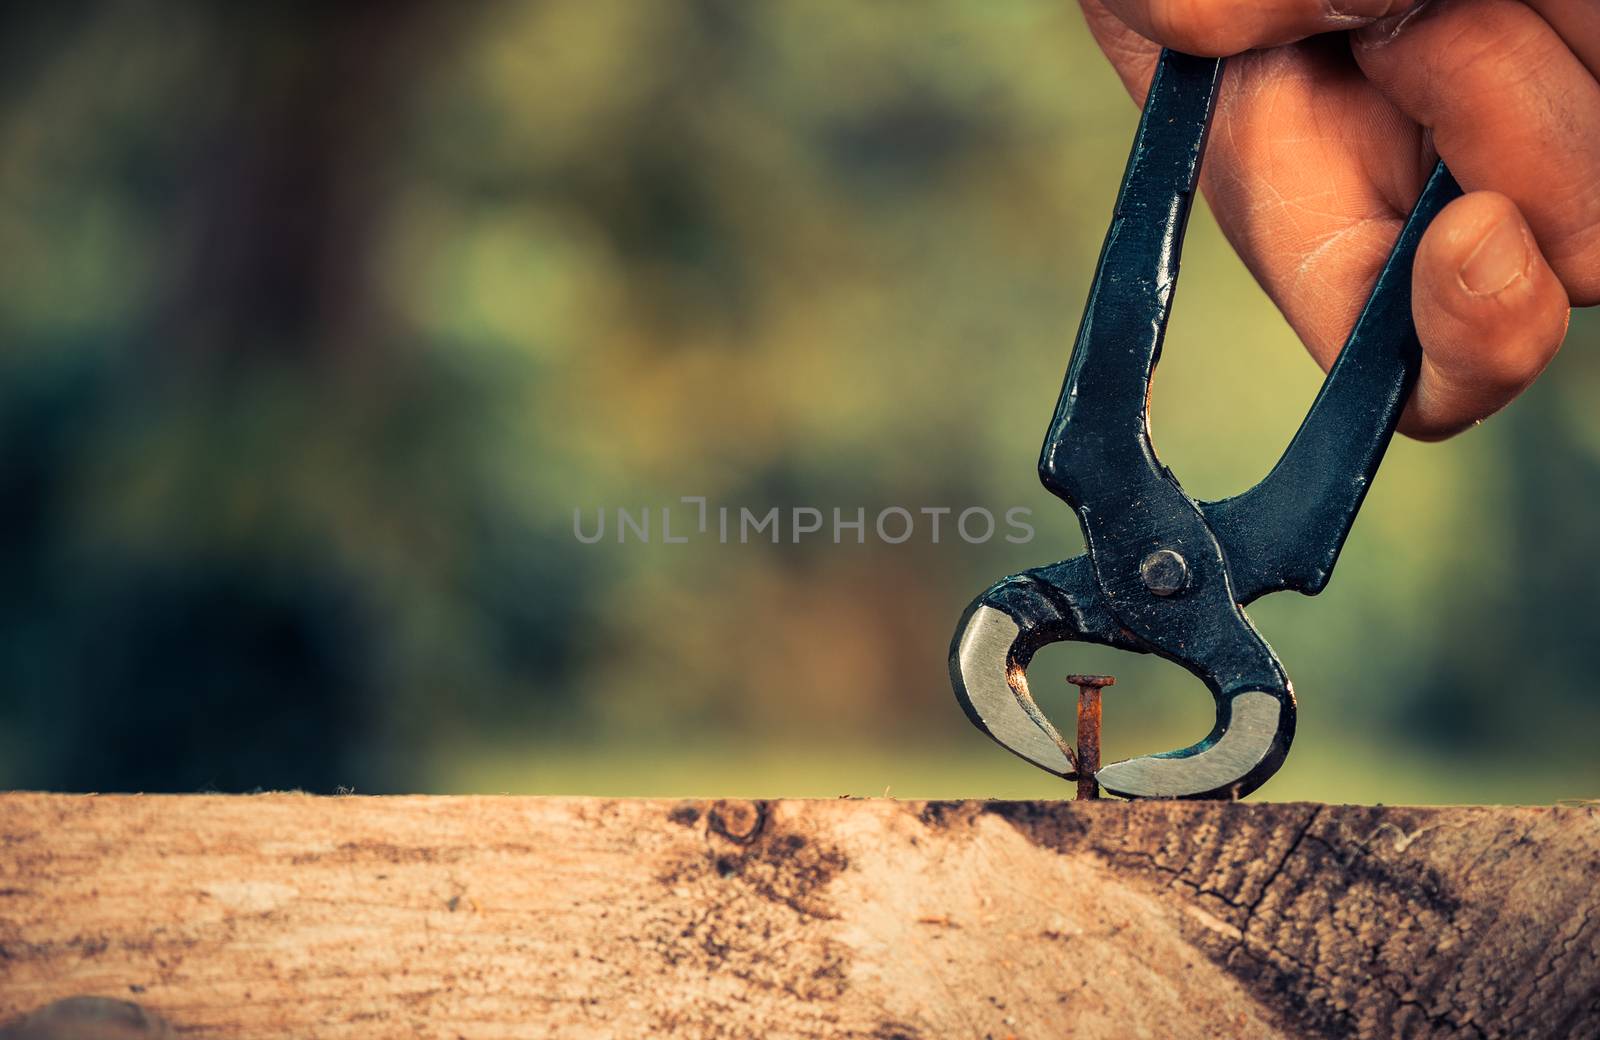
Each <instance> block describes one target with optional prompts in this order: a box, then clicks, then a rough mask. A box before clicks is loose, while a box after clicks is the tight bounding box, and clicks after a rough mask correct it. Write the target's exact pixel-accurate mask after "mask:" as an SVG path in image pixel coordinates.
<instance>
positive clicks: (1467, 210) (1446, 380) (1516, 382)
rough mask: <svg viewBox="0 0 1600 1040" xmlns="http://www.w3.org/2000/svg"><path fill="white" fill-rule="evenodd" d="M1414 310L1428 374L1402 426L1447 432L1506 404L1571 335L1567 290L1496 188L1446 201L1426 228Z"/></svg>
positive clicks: (1419, 433)
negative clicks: (1567, 336)
mask: <svg viewBox="0 0 1600 1040" xmlns="http://www.w3.org/2000/svg"><path fill="white" fill-rule="evenodd" d="M1411 310H1412V314H1413V316H1414V317H1415V319H1416V323H1417V335H1418V337H1419V338H1420V339H1421V341H1422V372H1421V375H1420V376H1419V378H1418V381H1417V390H1416V393H1415V394H1413V395H1412V398H1411V401H1410V403H1409V404H1408V405H1407V407H1406V411H1405V414H1404V416H1403V417H1402V418H1401V421H1400V429H1401V431H1402V432H1404V433H1407V434H1409V435H1411V436H1413V437H1417V438H1419V439H1422V440H1438V439H1441V438H1444V437H1448V436H1450V435H1451V434H1453V433H1456V432H1458V431H1459V430H1461V429H1463V428H1465V427H1467V426H1470V425H1472V424H1473V423H1475V422H1478V421H1480V420H1482V419H1485V418H1487V417H1488V416H1490V415H1492V414H1494V413H1495V412H1497V411H1499V410H1500V409H1501V408H1504V407H1505V406H1506V405H1507V404H1509V403H1510V402H1511V400H1512V399H1513V398H1515V397H1516V396H1517V395H1518V394H1520V393H1521V392H1522V391H1523V390H1525V389H1527V387H1528V384H1530V383H1532V382H1533V381H1534V379H1535V378H1536V377H1537V376H1538V375H1539V373H1540V372H1542V371H1543V370H1544V367H1545V366H1546V365H1547V364H1549V363H1550V359H1551V358H1553V357H1555V354H1556V351H1557V350H1559V349H1560V347H1561V341H1562V340H1563V339H1564V338H1566V333H1567V321H1568V318H1569V316H1570V314H1571V309H1570V306H1569V304H1568V301H1567V293H1566V290H1565V289H1564V288H1562V285H1561V282H1560V280H1559V279H1558V278H1557V277H1556V275H1555V272H1554V271H1552V270H1551V269H1550V265H1549V264H1548V263H1547V262H1546V261H1545V258H1544V256H1543V254H1542V253H1540V251H1539V246H1538V244H1537V243H1536V242H1535V241H1534V237H1533V232H1532V231H1531V230H1530V229H1529V227H1528V223H1527V221H1526V220H1525V219H1524V218H1523V216H1522V213H1521V212H1520V211H1519V210H1518V209H1517V206H1516V204H1515V203H1513V202H1512V201H1511V200H1510V199H1508V198H1506V197H1505V196H1504V195H1501V194H1499V193H1498V192H1492V191H1479V192H1474V193H1472V194H1470V195H1466V196H1463V197H1462V198H1459V199H1457V200H1456V201H1454V202H1452V203H1451V204H1450V205H1448V206H1446V207H1445V208H1444V210H1443V211H1442V212H1441V213H1440V214H1439V215H1438V216H1437V217H1435V218H1434V221H1433V224H1432V225H1431V226H1430V227H1429V228H1428V231H1427V233H1426V234H1425V235H1423V238H1422V242H1421V244H1420V245H1419V247H1418V249H1417V259H1416V263H1415V266H1414V267H1413V269H1412V298H1411Z"/></svg>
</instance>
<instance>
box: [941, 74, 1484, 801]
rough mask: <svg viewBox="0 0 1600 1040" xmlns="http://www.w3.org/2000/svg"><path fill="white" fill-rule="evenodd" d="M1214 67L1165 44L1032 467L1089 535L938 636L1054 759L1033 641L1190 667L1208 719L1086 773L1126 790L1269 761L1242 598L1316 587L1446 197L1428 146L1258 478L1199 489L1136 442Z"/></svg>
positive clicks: (1238, 793)
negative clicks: (1360, 295) (1304, 402)
mask: <svg viewBox="0 0 1600 1040" xmlns="http://www.w3.org/2000/svg"><path fill="white" fill-rule="evenodd" d="M1222 72H1223V61H1222V60H1221V59H1211V58H1195V57H1191V56H1189V55H1184V54H1179V53H1177V52H1174V51H1170V50H1169V51H1163V52H1162V54H1161V57H1160V60H1159V62H1158V63H1157V66H1156V71H1155V76H1154V79H1153V81H1152V82H1151V85H1150V93H1149V97H1148V100H1147V101H1146V102H1145V107H1144V114H1143V116H1142V118H1141V119H1140V121H1139V129H1138V133H1137V135H1136V136H1135V138H1134V142H1133V152H1132V155H1131V156H1130V157H1129V159H1128V166H1127V172H1126V173H1125V175H1124V177H1123V181H1122V188H1121V191H1120V192H1119V194H1118V196H1117V203H1116V209H1115V211H1114V213H1113V216H1112V220H1111V227H1110V230H1109V231H1108V233H1107V234H1106V240H1105V245H1104V247H1103V248H1102V250H1101V253H1100V261H1099V265H1098V267H1097V269H1096V272H1095V277H1094V283H1093V287H1092V288H1091V289H1090V291H1089V301H1088V305H1087V307H1086V308H1085V310H1084V315H1083V323H1082V325H1081V326H1080V328H1079V330H1078V337H1077V340H1076V342H1075V344H1074V346H1073V350H1072V358H1071V361H1070V363H1069V365H1068V368H1067V376H1066V382H1065V384H1064V385H1063V387H1062V390H1061V396H1060V399H1059V400H1058V402H1057V404H1056V410H1055V415H1054V417H1053V418H1052V419H1051V422H1050V428H1049V432H1048V433H1047V434H1046V436H1045V442H1044V449H1043V451H1042V452H1041V454H1040V457H1039V476H1040V479H1041V480H1042V481H1043V482H1044V485H1045V487H1046V488H1048V489H1049V490H1050V491H1051V493H1053V494H1054V495H1056V496H1057V497H1059V498H1060V499H1062V500H1063V501H1064V502H1066V503H1067V505H1068V506H1070V507H1071V508H1072V510H1073V511H1074V512H1075V513H1076V514H1077V517H1078V522H1079V524H1080V525H1081V526H1082V528H1083V534H1084V540H1085V543H1086V544H1087V546H1088V551H1087V552H1086V553H1085V554H1084V555H1082V556H1078V557H1075V558H1073V559H1070V560H1066V561H1064V562H1061V563H1055V564H1051V565H1049V566H1046V567H1040V568H1036V569H1034V570H1029V571H1024V572H1022V573H1020V574H1014V575H1011V576H1010V577H1007V578H1004V579H1002V580H1001V581H999V582H997V583H995V584H994V585H993V586H991V587H990V588H989V589H988V590H987V591H985V592H984V593H983V594H982V595H980V596H979V597H978V598H977V599H976V600H975V601H973V603H972V605H971V606H969V607H968V608H967V611H966V613H965V614H964V615H963V617H962V619H961V624H960V627H959V628H958V629H957V631H956V636H955V639H954V640H953V642H952V644H951V650H950V678H951V682H952V684H953V685H954V687H955V692H956V696H957V698H958V699H959V700H960V701H961V704H962V706H963V707H964V708H965V709H966V712H967V715H968V717H969V718H971V720H972V721H973V723H974V724H975V725H977V726H978V728H979V729H981V730H983V731H984V732H985V733H987V734H989V735H990V736H991V737H993V738H994V739H995V740H997V741H998V742H999V743H1000V744H1002V745H1003V746H1005V747H1006V748H1007V749H1008V750H1011V751H1013V752H1015V753H1016V754H1018V755H1020V756H1021V757H1023V758H1025V759H1027V760H1028V761H1030V762H1033V763H1034V764H1035V765H1038V766H1040V767H1042V768H1044V769H1046V770H1048V771H1050V772H1052V773H1056V774H1058V775H1060V776H1063V777H1069V778H1070V777H1075V776H1076V768H1077V767H1076V762H1075V760H1074V758H1073V754H1072V750H1071V748H1070V747H1069V746H1068V745H1067V743H1066V742H1065V741H1064V740H1063V739H1062V738H1061V736H1060V735H1059V733H1057V731H1056V730H1055V728H1054V727H1053V726H1052V725H1051V724H1050V721H1049V720H1048V719H1047V718H1046V717H1045V716H1044V714H1043V712H1042V711H1040V710H1039V708H1038V706H1037V704H1036V703H1035V702H1034V700H1033V697H1032V696H1031V694H1030V693H1029V691H1028V685H1027V677H1026V674H1025V672H1026V668H1027V665H1028V662H1029V661H1030V660H1031V658H1032V656H1033V655H1034V653H1035V652H1037V651H1038V649H1039V648H1040V647H1042V646H1044V645H1046V644H1049V643H1055V642H1063V641H1079V642H1089V643H1099V644H1103V645H1106V646H1112V647H1116V648H1118V649H1121V650H1128V651H1132V652H1135V653H1150V654H1157V655H1159V656H1161V657H1164V658H1167V659H1168V660H1170V661H1173V662H1175V663H1177V664H1180V665H1182V666H1183V667H1184V668H1186V669H1188V670H1189V671H1190V672H1192V673H1193V674H1194V675H1196V676H1197V677H1199V678H1200V679H1201V681H1203V682H1204V683H1205V684H1206V686H1207V688H1209V689H1210V691H1211V693H1212V696H1213V697H1214V698H1215V701H1216V723H1215V725H1214V726H1213V727H1212V729H1211V732H1210V733H1209V734H1207V735H1206V736H1205V737H1204V738H1203V739H1201V740H1199V741H1197V742H1196V743H1194V744H1191V745H1190V746H1188V747H1185V748H1182V749H1180V750H1177V751H1169V752H1165V753H1162V754H1157V755H1146V756H1141V757H1139V758H1133V759H1129V760H1127V761H1124V762H1116V763H1113V764H1111V765H1108V766H1105V767H1104V768H1102V769H1101V770H1100V771H1099V772H1098V773H1097V774H1096V777H1097V779H1098V780H1099V782H1100V784H1101V786H1103V787H1104V788H1105V789H1106V790H1107V791H1109V792H1111V793H1113V794H1118V795H1122V796H1125V797H1135V798H1139V797H1144V798H1148V797H1175V798H1237V797H1242V796H1243V795H1245V794H1248V793H1249V792H1251V791H1253V790H1255V789H1256V788H1258V787H1260V786H1261V784H1263V783H1265V782H1266V781H1267V779H1268V778H1270V777H1271V776H1272V774H1273V773H1275V772H1276V771H1277V770H1278V768H1279V766H1281V765H1282V763H1283V760H1284V757H1285V756H1286V755H1287V754H1288V751H1289V745H1290V743H1291V741H1292V740H1293V738H1294V728H1295V697H1294V692H1293V688H1292V687H1291V685H1290V682H1289V677H1288V675H1287V674H1285V672H1284V670H1283V666H1282V665H1281V664H1280V663H1279V661H1278V658H1277V655H1276V654H1275V653H1273V651H1272V648H1271V647H1269V646H1268V645H1267V643H1266V641H1265V640H1264V639H1262V638H1261V635H1260V634H1259V633H1258V632H1257V631H1256V629H1255V626H1254V625H1252V624H1251V622H1250V619H1249V617H1248V616H1246V614H1245V612H1244V609H1243V608H1244V607H1245V606H1246V605H1248V604H1249V603H1251V602H1252V601H1253V600H1255V599H1257V598H1259V597H1261V596H1264V595H1266V594H1267V593H1269V592H1277V591H1281V590H1284V589H1293V590H1296V591H1298V592H1303V593H1305V594H1307V595H1315V594H1316V593H1318V592H1320V591H1321V590H1322V588H1323V587H1324V586H1325V585H1326V584H1327V582H1328V578H1329V576H1330V575H1331V574H1332V572H1333V566H1334V563H1335V562H1336V561H1337V560H1338V558H1339V551H1340V549H1341V548H1342V547H1343V546H1344V542H1345V538H1346V536H1347V535H1348V534H1349V533H1350V527H1351V524H1352V523H1354V521H1355V516H1356V512H1357V511H1358V510H1359V509H1360V508H1361V502H1362V500H1363V499H1364V498H1365V497H1366V493H1367V488H1368V487H1369V486H1370V485H1371V483H1372V478H1373V476H1374V474H1376V472H1377V469H1378V465H1379V463H1380V462H1381V461H1382V460H1383V454H1384V451H1385V450H1386V449H1387V448H1388V446H1389V441H1390V439H1391V438H1392V437H1393V436H1394V429H1395V424H1396V423H1397V422H1398V421H1399V417H1400V412H1401V409H1402V408H1403V407H1404V405H1405V402H1406V400H1407V398H1408V397H1409V396H1410V394H1411V390H1412V387H1413V386H1414V385H1415V383H1416V378H1417V371H1418V366H1419V364H1420V359H1421V346H1420V344H1419V342H1418V340H1417V331H1416V326H1415V325H1414V324H1413V321H1412V316H1411V268H1412V262H1413V260H1414V259H1415V256H1416V250H1417V245H1418V243H1419V242H1420V241H1421V238H1422V234H1423V232H1424V231H1425V230H1426V229H1427V226H1428V224H1429V222H1431V221H1432V220H1433V218H1434V216H1435V215H1437V214H1438V212H1439V211H1440V210H1441V209H1443V208H1444V206H1445V205H1446V204H1447V203H1449V202H1450V201H1451V200H1452V199H1454V198H1455V197H1457V196H1458V195H1460V194H1461V189H1460V188H1459V187H1458V186H1457V185H1456V183H1455V180H1454V179H1453V178H1452V177H1451V175H1450V173H1449V171H1448V170H1447V169H1445V166H1444V164H1443V163H1440V164H1439V166H1438V167H1437V168H1436V169H1435V170H1434V172H1433V174H1432V176H1431V177H1430V178H1429V179H1428V182H1427V184H1426V186H1425V187H1424V188H1423V191H1422V195H1421V197H1420V198H1419V199H1418V200H1417V204H1416V206H1415V208H1414V209H1413V210H1412V212H1411V216H1410V217H1409V219H1408V220H1407V221H1406V224H1405V226H1404V228H1403V230H1402V231H1401V233H1400V237H1399V240H1398V241H1397V242H1396V243H1395V246H1394V250H1393V252H1392V253H1391V254H1390V256H1389V258H1388V261H1387V262H1386V263H1385V265H1384V267H1383V270H1382V271H1381V273H1380V274H1379V275H1378V280H1377V283H1376V285H1375V286H1374V288H1373V290H1372V294H1371V296H1370V297H1369V299H1368V300H1367V304H1366V307H1365V308H1364V309H1363V310H1362V312H1361V316H1360V317H1359V318H1358V319H1357V321H1356V324H1355V327H1354V329H1353V330H1352V331H1351V333H1350V338H1349V339H1348V340H1347V341H1346V343H1345V346H1344V349H1343V351H1342V352H1341V353H1340V355H1339V358H1338V360H1337V361H1336V362H1335V364H1334V366H1333V368H1332V369H1331V370H1330V371H1329V372H1328V375H1327V378H1326V379H1325V380H1324V382H1323V384H1322V389H1321V391H1320V392H1319V393H1318V395H1317V398H1316V401H1315V402H1314V403H1313V404H1312V406H1311V410H1310V412H1309V413H1308V414H1307V415H1306V418H1305V421H1304V422H1303V423H1302V424H1301V426H1300V430H1299V432H1298V433H1296V434H1295V436H1294V439H1293V440H1292V441H1291V442H1290V444H1289V447H1288V449H1287V450H1286V451H1285V452H1284V454H1283V457H1282V458H1281V459H1279V461H1278V464H1277V465H1276V466H1274V467H1273V469H1272V471H1271V472H1270V473H1268V474H1267V476H1266V478H1265V479H1264V480H1262V481H1261V482H1260V483H1259V484H1257V485H1256V486H1255V487H1253V488H1251V489H1250V490H1248V491H1246V492H1244V493H1243V494H1240V495H1237V496H1235V497H1233V498H1228V499H1223V500H1221V501H1217V502H1199V501H1196V500H1195V499H1194V498H1192V497H1190V496H1189V495H1188V494H1187V493H1186V492H1185V491H1184V490H1183V486H1182V485H1181V484H1180V483H1179V482H1178V479H1177V478H1176V477H1175V476H1174V475H1173V474H1172V471H1171V470H1169V469H1167V468H1166V467H1165V466H1163V465H1162V464H1161V462H1160V460H1159V459H1158V458H1157V456H1156V452H1155V448H1154V446H1153V445H1152V444H1151V441H1150V424H1149V399H1150V380H1151V376H1152V374H1153V372H1154V370H1155V365H1156V361H1157V360H1158V359H1159V358H1160V356H1161V347H1162V341H1163V339H1164V338H1165V335H1166V327H1167V319H1168V317H1169V315H1170V314H1171V310H1172V297H1173V292H1174V290H1175V289H1176V287H1177V283H1178V266H1179V257H1180V254H1181V252H1182V248H1183V236H1184V230H1185V228H1186V226H1187V224H1188V219H1189V211H1190V208H1191V206H1192V205H1193V202H1194V193H1195V188H1196V187H1197V184H1198V181H1199V175H1200V164H1201V159H1202V157H1203V155H1204V153H1205V145H1206V136H1207V131H1208V129H1209V127H1210V125H1211V118H1212V114H1213V112H1214V111H1215V108H1216V101H1217V92H1218V88H1219V86H1220V84H1221V81H1222Z"/></svg>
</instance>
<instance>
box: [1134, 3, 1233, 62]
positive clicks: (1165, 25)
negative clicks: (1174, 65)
mask: <svg viewBox="0 0 1600 1040" xmlns="http://www.w3.org/2000/svg"><path fill="white" fill-rule="evenodd" d="M1230 6H1231V5H1230V4H1228V3H1225V2H1218V0H1151V3H1150V26H1151V28H1152V29H1153V30H1154V32H1155V33H1156V36H1157V37H1158V38H1159V39H1160V40H1161V42H1162V43H1165V44H1166V45H1168V46H1170V47H1175V48H1177V49H1178V50H1181V51H1185V52H1187V53H1189V54H1198V55H1206V56H1209V57H1225V56H1227V55H1230V54H1236V53H1238V52H1239V51H1242V50H1245V49H1247V48H1248V47H1249V46H1250V42H1251V41H1250V40H1249V39H1248V38H1247V37H1246V36H1245V34H1244V31H1243V28H1242V26H1243V25H1244V20H1243V19H1240V18H1236V17H1234V13H1233V12H1232V11H1231V10H1229V8H1230Z"/></svg>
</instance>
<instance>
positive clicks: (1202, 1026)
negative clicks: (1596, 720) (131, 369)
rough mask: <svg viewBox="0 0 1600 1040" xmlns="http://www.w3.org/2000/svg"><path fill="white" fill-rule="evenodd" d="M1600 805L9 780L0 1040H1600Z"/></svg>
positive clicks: (1, 835)
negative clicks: (470, 790)
mask: <svg viewBox="0 0 1600 1040" xmlns="http://www.w3.org/2000/svg"><path fill="white" fill-rule="evenodd" d="M1597 881H1600V812H1597V811H1596V810H1595V809H1591V808H1547V809H1498V808H1442V809H1404V808H1362V807H1338V806H1311V805H1292V804H1287V805H1271V804H1246V805H1215V804H1210V805H1207V804H1184V803H1177V804H1158V803H1145V804H1128V803H1118V802H1099V803H1088V804H1082V803H1080V804H1072V803H1060V804H1057V803H1049V804H1045V803H983V802H970V803H959V804H950V803H922V802H893V801H856V800H840V801H828V802H798V801H793V802H791V801H783V802H772V803H751V802H668V801H608V800H585V799H531V798H354V797H352V798H314V797H309V796H302V795H262V796H252V797H219V796H182V797H142V796H129V797H121V796H118V797H108V796H60V795H39V794H11V795H0V1021H3V1020H5V1019H7V1018H10V1017H12V1016H14V1015H18V1014H20V1013H22V1012H25V1011H27V1010H29V1009H31V1008H35V1007H38V1006H39V1005H42V1004H45V1003H47V1002H49V1001H52V1000H55V999H58V998H61V997H67V996H71V995H74V994H99V995H103V996H108V997H118V998H122V999H127V1000H133V1001H137V1002H138V1003H139V1004H140V1005H142V1006H143V1007H145V1008H147V1009H150V1010H151V1011H154V1012H156V1013H157V1014H159V1015H162V1016H165V1017H166V1018H167V1019H169V1020H170V1021H171V1023H172V1024H173V1026H174V1027H175V1028H176V1030H177V1031H178V1032H179V1034H180V1035H190V1036H200V1037H219V1038H234V1037H261V1038H267V1037H272V1038H285V1040H287V1038H303V1037H311V1038H320V1037H341V1038H342V1037H384V1036H419V1037H442V1038H454V1037H466V1038H472V1040H477V1038H498V1037H506V1038H510V1037H573V1038H588V1037H596V1038H599V1037H617V1038H636V1037H646V1036H671V1037H726V1038H734V1037H772V1038H785V1037H861V1038H874V1040H911V1038H928V1040H932V1038H941V1040H942V1038H953V1037H954V1038H959V1037H973V1038H980V1037H993V1038H997V1040H998V1038H1002V1037H1016V1038H1019V1040H1033V1038H1055V1037H1083V1038H1094V1037H1113V1036H1115V1037H1159V1038H1175V1040H1182V1038H1186V1037H1205V1038H1207V1040H1211V1038H1218V1037H1249V1038H1256V1037H1300V1036H1374V1037H1390V1036H1415V1037H1434V1036H1460V1037H1502V1036H1503V1037H1519V1038H1527V1037H1595V1036H1600V915H1596V913H1595V909H1596V906H1597V904H1600V886H1597V884H1596V882H1597Z"/></svg>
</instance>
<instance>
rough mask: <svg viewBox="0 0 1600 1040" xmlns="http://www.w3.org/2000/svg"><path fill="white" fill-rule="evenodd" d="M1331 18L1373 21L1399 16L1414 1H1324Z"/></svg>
mask: <svg viewBox="0 0 1600 1040" xmlns="http://www.w3.org/2000/svg"><path fill="white" fill-rule="evenodd" d="M1323 3H1324V6H1325V7H1326V8H1327V12H1328V16H1329V17H1330V18H1360V19H1361V20H1362V21H1371V20H1372V19H1374V18H1383V17H1385V16H1386V15H1394V14H1399V13H1400V12H1401V10H1402V9H1403V8H1407V7H1410V6H1411V4H1412V0H1323Z"/></svg>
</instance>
